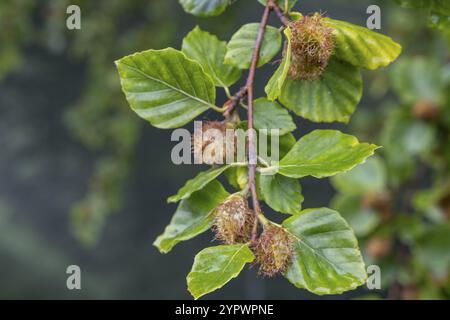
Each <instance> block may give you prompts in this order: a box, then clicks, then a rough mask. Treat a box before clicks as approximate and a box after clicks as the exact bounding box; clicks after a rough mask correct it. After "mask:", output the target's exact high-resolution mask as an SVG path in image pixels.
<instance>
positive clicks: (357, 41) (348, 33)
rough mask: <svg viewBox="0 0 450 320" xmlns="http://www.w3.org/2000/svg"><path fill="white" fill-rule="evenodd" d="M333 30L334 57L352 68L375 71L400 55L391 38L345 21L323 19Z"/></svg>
mask: <svg viewBox="0 0 450 320" xmlns="http://www.w3.org/2000/svg"><path fill="white" fill-rule="evenodd" d="M324 21H325V23H326V24H327V25H328V26H329V27H330V28H333V29H334V31H333V35H334V39H335V42H336V47H335V55H336V56H337V57H338V58H339V59H341V60H344V61H347V62H349V63H351V64H352V65H354V66H357V67H361V68H366V69H369V70H375V69H378V68H380V67H386V66H387V65H389V64H390V63H391V62H393V61H394V60H395V59H397V57H398V56H399V55H400V53H401V51H402V47H401V46H400V45H399V44H398V43H396V42H395V41H393V40H392V39H391V38H389V37H387V36H385V35H383V34H380V33H377V32H375V31H371V30H369V29H367V28H364V27H360V26H357V25H354V24H351V23H348V22H345V21H340V20H334V19H329V18H325V20H324Z"/></svg>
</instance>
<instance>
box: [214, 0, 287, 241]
mask: <svg viewBox="0 0 450 320" xmlns="http://www.w3.org/2000/svg"><path fill="white" fill-rule="evenodd" d="M271 11H274V12H275V13H276V15H277V16H278V18H279V19H280V21H281V22H282V23H283V25H284V26H288V25H289V19H288V18H287V17H286V16H285V15H284V13H283V12H282V10H281V9H280V7H279V6H278V5H277V4H276V3H275V2H274V0H268V1H267V5H266V8H265V10H264V14H263V16H262V18H261V22H260V25H259V29H258V35H257V38H256V42H255V48H254V50H253V55H252V61H251V65H250V69H249V73H248V77H247V82H246V84H245V86H243V87H242V88H241V89H240V90H239V91H238V92H237V93H236V94H235V95H233V96H232V97H230V99H229V100H228V101H227V102H226V103H225V105H224V107H225V111H224V112H223V115H224V117H225V118H226V119H229V118H230V117H231V115H232V113H233V112H234V110H235V108H236V107H237V106H238V104H239V103H240V102H241V101H242V100H243V99H244V98H245V97H247V115H248V119H247V120H248V161H249V167H248V186H249V190H250V193H251V196H252V207H253V211H254V214H255V217H256V219H255V221H258V220H261V217H260V213H261V207H260V204H259V201H258V195H257V191H256V165H257V159H258V156H257V148H256V139H255V130H254V125H253V100H254V88H253V87H254V82H255V74H256V68H257V66H258V60H259V55H260V52H261V46H262V42H263V40H264V35H265V32H266V27H267V24H268V21H269V16H270V13H271ZM257 237H258V223H257V222H256V223H255V224H254V226H253V231H252V239H251V241H252V243H255V241H256V239H257Z"/></svg>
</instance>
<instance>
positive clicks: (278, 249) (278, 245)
mask: <svg viewBox="0 0 450 320" xmlns="http://www.w3.org/2000/svg"><path fill="white" fill-rule="evenodd" d="M254 251H255V255H256V262H257V263H258V264H259V265H260V268H259V272H260V274H262V275H264V276H268V277H272V276H274V275H276V274H278V273H283V272H284V271H286V268H287V267H288V265H289V263H290V262H291V259H292V255H293V252H294V240H293V238H292V236H291V235H290V234H289V233H288V232H287V231H286V230H284V229H283V228H282V227H278V226H275V225H272V224H268V225H266V226H265V229H264V231H263V233H262V234H261V236H260V237H259V239H258V241H257V243H256V245H255V246H254Z"/></svg>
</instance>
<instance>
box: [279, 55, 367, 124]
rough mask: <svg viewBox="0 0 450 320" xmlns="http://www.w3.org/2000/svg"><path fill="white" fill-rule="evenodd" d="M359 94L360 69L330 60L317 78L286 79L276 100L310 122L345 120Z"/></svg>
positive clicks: (359, 96)
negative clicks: (311, 79) (309, 79)
mask: <svg viewBox="0 0 450 320" xmlns="http://www.w3.org/2000/svg"><path fill="white" fill-rule="evenodd" d="M361 96H362V79H361V73H360V70H359V69H358V68H357V67H354V66H352V65H351V64H349V63H347V62H344V61H338V60H336V59H332V60H331V61H330V63H329V65H328V67H327V69H326V71H325V72H324V74H322V75H321V76H320V78H319V79H317V80H314V81H306V80H293V79H291V78H289V76H288V77H287V79H286V82H285V84H284V87H283V89H282V90H281V96H280V98H279V99H280V102H281V103H282V104H283V105H284V106H285V107H287V108H288V109H290V110H292V111H294V112H295V113H296V114H297V115H299V116H301V117H303V118H305V119H308V120H311V121H314V122H333V121H339V122H344V123H347V122H348V121H349V120H350V116H351V115H352V114H353V112H354V111H355V109H356V106H357V104H358V102H359V100H360V99H361Z"/></svg>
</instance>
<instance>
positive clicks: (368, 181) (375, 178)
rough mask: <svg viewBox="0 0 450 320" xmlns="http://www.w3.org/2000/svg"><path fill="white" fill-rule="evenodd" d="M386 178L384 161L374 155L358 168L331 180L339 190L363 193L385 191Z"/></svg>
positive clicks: (346, 192) (347, 192)
mask: <svg viewBox="0 0 450 320" xmlns="http://www.w3.org/2000/svg"><path fill="white" fill-rule="evenodd" d="M386 179H387V178H386V168H385V167H384V163H383V161H382V160H381V159H380V158H379V157H377V156H373V157H371V158H369V159H367V161H366V162H364V163H363V164H360V165H359V166H357V167H356V168H353V169H352V170H350V171H348V172H345V173H341V174H338V175H336V176H334V177H332V178H331V182H332V184H333V186H334V187H335V188H336V189H337V190H339V192H342V193H345V194H355V195H362V194H366V193H368V192H379V191H383V190H384V188H385V187H386ZM338 211H340V210H338ZM340 212H342V211H340Z"/></svg>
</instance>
